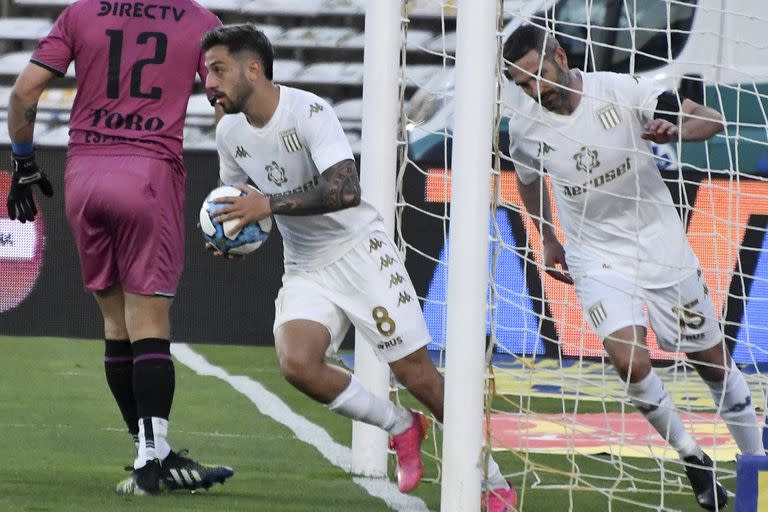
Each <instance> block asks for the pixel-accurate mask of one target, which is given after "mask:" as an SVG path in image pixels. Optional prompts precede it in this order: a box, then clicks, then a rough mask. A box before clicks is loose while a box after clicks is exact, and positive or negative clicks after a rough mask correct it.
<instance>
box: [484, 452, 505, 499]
mask: <svg viewBox="0 0 768 512" xmlns="http://www.w3.org/2000/svg"><path fill="white" fill-rule="evenodd" d="M487 462H488V488H489V489H505V490H506V489H509V482H507V479H506V478H504V475H502V474H501V469H499V465H498V464H497V463H496V460H494V458H493V455H491V452H490V450H489V451H488V457H487Z"/></svg>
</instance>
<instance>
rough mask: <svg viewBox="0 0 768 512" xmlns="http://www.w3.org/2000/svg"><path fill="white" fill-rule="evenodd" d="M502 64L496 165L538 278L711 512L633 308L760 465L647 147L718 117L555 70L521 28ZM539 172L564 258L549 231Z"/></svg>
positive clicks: (699, 132)
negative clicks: (536, 252)
mask: <svg viewBox="0 0 768 512" xmlns="http://www.w3.org/2000/svg"><path fill="white" fill-rule="evenodd" d="M504 59H505V63H506V64H507V69H506V74H507V76H508V78H509V79H510V80H511V81H512V82H514V83H515V84H516V87H510V90H509V93H510V94H509V98H508V100H509V101H508V106H509V107H510V109H511V111H512V112H511V118H510V123H509V127H510V155H511V156H512V160H513V161H514V163H515V171H516V173H517V177H518V184H519V189H520V195H521V197H522V199H523V202H524V203H525V207H526V209H527V210H528V212H529V213H531V214H532V215H534V216H536V217H537V218H540V219H541V221H540V222H537V224H536V225H537V227H538V228H539V230H540V231H541V235H542V250H543V260H544V261H543V263H544V266H545V268H546V270H547V273H549V274H550V275H551V276H552V277H554V278H555V279H558V280H560V281H563V282H566V283H573V284H574V285H575V287H576V294H577V295H578V297H579V302H580V304H581V307H582V309H583V311H584V317H585V318H586V319H587V321H588V322H589V324H590V326H591V327H592V329H593V330H594V331H595V332H596V333H597V334H598V336H600V338H601V339H602V340H603V346H604V347H605V350H606V352H607V353H608V355H609V356H610V359H611V362H612V363H613V365H614V366H615V367H616V370H617V371H618V373H619V376H620V377H621V379H622V380H623V381H624V382H625V383H626V390H627V394H628V395H629V399H630V401H631V402H632V404H633V405H634V406H635V407H637V409H638V410H639V411H640V412H641V413H642V414H643V416H644V417H645V418H646V420H648V422H649V423H650V424H651V425H652V426H653V427H654V428H655V429H656V430H657V431H658V432H659V434H661V436H662V437H663V438H664V439H665V440H666V441H667V442H668V443H669V444H670V445H671V446H672V447H673V448H674V449H675V450H676V451H677V452H678V454H679V456H680V459H681V461H682V462H683V466H684V468H685V472H686V474H687V476H688V479H689V480H690V482H691V486H692V487H693V490H694V493H695V495H696V500H697V502H698V503H699V505H700V506H701V507H703V508H706V509H708V510H722V509H723V508H724V507H725V505H726V503H727V494H726V492H725V489H724V488H723V487H722V486H721V485H720V484H719V483H718V482H717V480H716V477H715V472H714V470H713V468H712V466H713V463H712V460H711V459H710V458H709V457H708V456H707V455H706V454H705V453H704V452H703V451H702V449H701V447H700V446H699V445H698V443H697V442H696V441H695V440H694V438H693V437H692V436H691V435H690V434H689V433H688V432H687V431H686V430H685V427H684V425H683V422H682V420H681V418H680V416H679V414H678V413H677V411H676V410H675V407H674V404H673V403H672V400H671V398H670V396H669V393H668V392H667V391H666V389H665V388H664V385H663V383H662V381H661V379H659V377H658V376H657V375H656V373H654V371H653V368H652V367H651V359H650V355H649V353H648V347H647V344H646V338H645V335H646V331H645V326H646V323H647V322H646V314H645V311H644V308H646V309H647V312H648V319H649V320H650V324H651V328H652V329H653V330H654V332H655V333H656V336H657V339H658V341H659V346H660V347H661V348H662V349H664V350H667V351H671V352H683V353H685V354H686V355H687V360H688V362H689V363H690V364H691V365H693V367H694V368H695V369H696V371H697V372H698V374H699V375H700V376H701V378H702V379H703V380H704V382H705V383H706V385H707V386H708V387H709V389H710V391H711V393H712V396H713V397H714V399H715V405H716V406H717V409H718V413H719V414H720V415H721V416H722V417H723V419H724V420H725V422H726V424H727V426H728V429H729V430H730V432H731V435H732V436H733V438H734V439H735V441H736V444H737V445H738V446H739V449H740V450H741V452H742V453H745V454H751V455H762V454H763V453H764V451H763V445H762V440H761V438H760V427H759V424H758V421H757V416H756V415H755V409H754V405H753V404H752V397H751V395H750V391H749V388H748V386H747V382H746V380H745V379H744V376H743V375H742V374H741V372H740V371H739V369H738V368H737V367H736V365H735V363H734V362H733V359H732V358H731V356H730V354H729V352H728V349H727V347H726V345H725V343H724V341H723V335H722V331H721V329H720V321H719V319H718V315H717V313H716V312H715V308H714V306H713V304H712V300H711V299H710V297H709V291H708V289H707V286H706V284H705V283H704V280H703V279H702V273H701V270H700V266H699V262H698V259H697V258H696V255H695V254H694V253H693V250H692V249H691V246H690V244H689V243H688V239H687V238H686V235H685V227H684V225H683V223H682V222H681V220H680V216H679V215H678V213H677V211H676V208H675V204H674V203H673V201H672V196H671V195H670V193H669V190H668V189H667V186H666V185H665V184H664V181H663V180H662V178H661V176H660V174H659V171H658V168H657V166H656V162H655V160H654V157H653V151H652V148H651V146H650V142H648V141H654V142H656V143H668V142H674V141H677V140H678V139H682V140H706V139H709V138H710V137H712V136H714V135H715V134H716V133H719V132H720V131H722V129H723V121H722V117H721V116H720V114H719V113H718V112H716V111H715V110H713V109H711V108H707V107H704V106H702V105H699V104H698V103H696V102H694V101H692V100H690V99H687V98H680V97H679V96H678V95H677V94H676V93H674V92H671V91H665V90H664V88H663V87H660V86H659V85H658V83H657V82H654V81H652V80H647V79H643V78H635V77H632V76H630V75H623V74H616V73H602V72H592V73H584V72H581V71H578V70H573V69H569V68H568V61H567V56H566V54H565V52H564V50H563V49H562V48H561V47H560V45H559V44H558V42H557V40H556V39H555V37H554V36H553V35H551V34H548V33H547V32H546V31H545V30H544V29H541V28H539V27H536V26H533V25H528V26H523V27H521V28H519V29H517V30H516V31H515V32H513V33H512V35H511V36H510V37H509V39H508V40H507V41H506V43H505V44H504ZM545 173H546V174H548V175H549V178H550V186H551V188H552V193H553V195H554V196H555V202H556V204H557V211H558V216H559V218H560V222H561V224H562V226H563V231H564V233H565V239H566V244H565V247H563V246H562V245H561V244H560V242H559V241H558V240H557V239H556V238H555V234H554V230H553V228H552V210H551V207H550V203H549V193H548V191H547V190H546V188H543V186H542V181H543V177H544V174H545ZM556 265H559V266H560V269H558V268H556Z"/></svg>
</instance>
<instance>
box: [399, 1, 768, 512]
mask: <svg viewBox="0 0 768 512" xmlns="http://www.w3.org/2000/svg"><path fill="white" fill-rule="evenodd" d="M455 7H456V5H455V2H447V1H439V0H433V1H421V2H419V1H408V2H405V5H404V16H403V31H404V35H405V37H404V40H405V41H408V36H409V34H410V33H412V32H416V33H420V31H423V30H433V31H439V34H438V36H437V37H435V38H434V39H431V40H430V39H422V40H420V42H419V43H413V42H411V43H405V44H404V51H403V54H402V56H403V63H404V66H403V77H404V80H403V87H402V95H401V96H402V99H403V101H402V104H403V111H402V127H403V132H402V142H403V153H402V159H401V167H400V172H399V182H398V184H399V194H400V195H399V198H400V202H399V204H398V224H397V228H398V234H399V242H400V244H401V246H402V248H403V250H404V252H405V254H406V262H407V266H408V267H409V271H410V272H411V275H412V277H413V279H414V284H415V285H416V289H417V291H418V292H419V293H420V295H421V299H422V301H423V308H424V312H425V316H426V318H427V323H428V326H429V328H430V332H431V334H432V336H433V339H434V344H433V346H432V348H433V349H434V350H435V351H436V354H438V357H439V358H440V359H439V360H440V361H442V352H441V351H442V350H444V348H445V345H444V343H445V339H446V332H445V331H446V309H447V308H446V285H447V276H448V268H447V262H448V256H447V251H448V235H449V231H450V226H449V222H448V218H449V209H450V161H451V148H452V139H451V132H452V129H451V125H452V104H453V65H454V60H455V57H454V56H455V45H456V34H455V29H456V20H455V14H456V12H455ZM501 11H502V14H501V16H500V23H499V26H500V29H499V51H500V50H501V44H502V42H503V40H505V39H506V37H507V36H508V34H509V33H510V32H511V30H512V29H513V28H514V27H516V26H519V25H520V24H521V23H523V21H524V20H526V21H529V22H531V23H534V24H537V25H540V26H546V27H549V28H550V29H551V30H554V31H555V33H556V34H557V37H558V40H559V42H560V44H561V46H562V47H563V49H564V50H565V52H566V53H567V55H568V60H569V65H570V67H571V68H578V69H581V70H583V71H613V72H617V73H630V74H633V75H636V76H642V77H649V78H652V79H655V80H657V81H658V82H659V83H660V84H663V85H664V87H665V88H667V89H669V90H678V91H679V92H680V94H682V95H684V96H686V97H689V98H691V99H693V100H695V101H697V102H699V103H702V104H705V105H707V106H710V107H712V108H714V109H715V110H717V111H719V112H721V113H722V114H723V117H724V119H725V122H726V129H725V131H724V132H722V133H721V134H719V135H717V136H715V137H714V138H712V139H710V140H709V141H707V142H701V143H691V142H686V143H682V144H678V143H671V144H663V145H654V146H653V154H654V156H655V157H656V159H657V165H658V167H659V172H660V173H661V175H662V178H663V179H664V181H665V182H666V184H667V186H668V188H669V190H670V192H671V195H672V198H673V201H674V202H675V204H676V206H677V208H678V211H679V213H680V215H681V216H682V218H683V220H684V223H685V224H686V229H687V234H688V240H689V242H690V244H691V246H692V248H693V250H694V252H695V253H696V255H697V257H698V259H699V262H700V265H701V269H702V273H703V277H704V279H705V280H706V283H707V285H708V287H709V292H710V296H711V298H712V301H713V303H714V306H715V309H716V311H717V312H718V314H720V315H721V321H722V331H723V335H724V338H725V340H726V343H727V345H728V346H729V348H730V349H731V353H732V355H733V358H734V360H735V361H736V363H737V365H738V366H739V367H740V368H741V369H742V372H743V373H744V374H745V376H746V378H747V381H748V383H749V385H750V388H751V390H752V397H753V403H755V404H756V405H757V406H758V416H759V417H761V418H762V409H763V408H764V407H763V404H764V401H765V399H764V393H763V390H762V387H763V384H764V383H765V380H766V379H765V378H764V377H763V376H762V375H761V373H760V370H761V369H762V370H763V371H765V368H766V365H768V237H767V236H766V228H767V227H768V199H766V198H768V131H767V129H766V126H767V125H768V118H766V106H768V97H766V93H768V66H766V65H765V58H764V55H765V52H766V50H767V49H768V16H764V15H762V14H760V12H759V10H758V9H757V6H756V4H755V2H750V1H748V0H734V1H729V2H721V1H719V0H717V1H716V0H699V1H696V0H685V1H675V0H667V1H664V0H642V1H641V0H559V1H555V0H541V1H537V0H533V1H506V2H502V9H501ZM406 47H408V49H409V50H408V51H406V50H405V48H406ZM501 61H502V59H501V57H500V58H499V63H500V64H499V73H498V75H499V76H498V84H499V98H501V97H502V89H503V88H504V87H514V85H511V84H508V83H507V82H506V81H505V80H504V79H503V78H502V76H501V69H502V68H501V65H502V64H501ZM425 64H430V65H435V64H441V65H442V66H441V68H439V69H440V70H441V71H440V72H437V73H436V72H434V69H435V68H431V69H432V72H431V76H428V77H426V78H419V79H417V78H416V77H419V76H423V75H419V73H418V69H419V66H420V65H425ZM414 86H415V88H414ZM504 109H505V105H504V104H503V101H502V100H501V99H500V100H499V105H498V109H497V110H498V112H502V111H504ZM497 121H498V133H497V137H496V140H495V142H494V154H495V159H494V169H493V170H492V171H491V172H487V171H486V170H484V169H478V179H491V180H493V191H494V200H493V201H492V202H491V208H492V216H491V219H492V222H491V225H490V226H489V236H490V240H491V249H490V252H489V255H488V262H489V265H490V268H491V284H490V288H489V318H488V328H487V340H488V347H489V350H488V355H489V362H490V363H491V364H489V375H490V377H491V378H490V379H489V386H488V389H489V393H488V400H487V403H488V408H487V409H488V411H487V412H488V425H487V426H488V429H489V432H490V438H491V440H492V447H493V449H494V453H495V457H496V458H497V460H498V461H499V463H500V464H501V466H502V471H503V472H504V473H505V475H506V476H508V477H509V478H510V480H511V481H512V482H513V483H514V484H515V485H516V486H517V487H518V491H519V494H520V505H519V509H520V510H552V509H561V510H589V509H590V508H588V507H592V509H594V510H612V511H613V510H659V511H662V510H664V511H668V510H693V509H695V508H696V502H695V500H694V498H693V496H692V493H691V490H690V486H689V483H688V480H687V478H686V476H685V472H684V469H683V466H682V465H681V463H680V461H679V459H678V457H677V453H676V452H675V451H674V450H672V449H671V448H670V447H668V446H667V445H666V443H665V442H664V441H663V439H662V438H661V437H660V436H659V434H658V433H656V431H655V430H653V428H652V427H651V426H650V425H649V424H648V423H647V422H646V421H645V419H644V418H643V416H642V415H641V414H640V413H639V412H637V411H636V409H635V408H634V407H633V406H632V405H631V403H630V402H629V400H628V399H627V393H626V386H625V385H624V384H623V382H622V381H621V380H620V379H619V378H618V376H617V373H616V371H615V370H613V368H612V365H611V363H610V361H609V360H608V359H607V356H606V354H605V352H604V350H603V348H602V344H601V342H600V340H599V338H598V337H597V335H595V334H594V333H593V332H592V329H591V328H590V327H589V324H588V323H587V321H586V320H585V319H584V315H583V314H582V309H581V307H580V305H579V302H578V299H577V296H576V293H575V290H574V288H573V286H570V285H566V284H564V283H561V282H559V281H556V280H554V279H553V278H551V277H550V276H548V275H547V274H545V273H544V272H542V270H541V246H540V237H539V234H538V231H537V230H536V228H535V227H534V224H533V221H532V220H531V218H530V217H529V216H528V215H526V214H525V209H524V208H523V207H522V201H521V198H520V196H519V193H518V190H517V183H516V179H515V176H514V172H513V171H512V169H513V166H514V162H513V161H511V159H510V158H509V157H508V155H507V152H508V126H507V123H508V119H507V118H506V117H505V116H503V115H501V114H499V115H498V116H497ZM568 136H569V137H571V138H573V140H576V141H578V140H579V136H580V134H579V133H578V132H575V133H569V134H568ZM626 150H627V151H636V150H637V149H636V148H631V147H628V148H626ZM555 217H557V216H556V215H555ZM555 229H556V232H557V233H558V236H559V238H560V239H561V241H562V240H563V238H562V231H561V228H560V223H559V221H558V220H557V219H555ZM658 250H659V251H664V250H665V247H659V248H658ZM647 343H648V347H649V350H650V354H651V357H652V359H653V360H654V362H655V371H656V372H657V374H658V375H659V376H660V377H661V379H662V381H663V382H664V384H665V386H666V388H667V389H668V391H669V393H670V395H671V397H672V400H673V402H674V403H675V406H676V407H677V410H678V411H680V413H681V416H682V418H683V421H684V424H685V426H686V429H687V430H688V431H689V432H690V433H692V434H693V435H694V437H695V438H696V440H697V441H698V442H699V444H700V445H701V447H702V448H703V449H704V451H705V452H706V453H708V454H709V455H710V456H711V457H712V458H713V459H714V460H715V465H716V468H717V473H718V476H719V477H720V480H721V482H722V483H723V484H724V485H725V487H726V488H727V489H728V490H729V491H730V492H731V493H732V492H733V491H734V490H735V485H736V480H735V464H734V459H735V455H736V453H737V448H736V445H735V442H734V441H733V439H732V437H731V436H730V434H729V432H728V429H727V428H726V425H725V424H724V423H723V421H722V419H721V418H720V417H719V416H718V415H717V414H716V408H715V406H714V403H713V400H712V397H711V396H710V392H709V389H708V388H707V386H706V385H705V383H704V382H703V381H702V380H701V379H700V378H699V376H698V375H697V373H696V372H695V371H694V370H693V368H692V367H691V366H690V365H689V364H688V363H687V362H686V358H685V356H683V355H681V354H676V353H670V352H665V351H662V350H660V349H659V347H658V344H657V342H656V338H655V335H654V333H653V331H652V330H650V329H649V331H648V337H647ZM447 406H448V407H451V406H454V405H452V404H447ZM435 446H436V447H437V446H438V445H437V444H436V445H435ZM434 456H435V457H436V458H437V459H438V460H439V450H437V449H435V453H434ZM438 475H439V473H438V472H437V470H436V471H435V472H434V475H433V476H434V477H435V478H438Z"/></svg>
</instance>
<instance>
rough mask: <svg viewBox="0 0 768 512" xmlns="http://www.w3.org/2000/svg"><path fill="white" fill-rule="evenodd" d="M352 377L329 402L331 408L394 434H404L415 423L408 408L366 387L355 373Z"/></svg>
mask: <svg viewBox="0 0 768 512" xmlns="http://www.w3.org/2000/svg"><path fill="white" fill-rule="evenodd" d="M350 377H351V378H350V381H349V386H347V387H346V389H344V391H342V392H341V394H339V396H337V397H336V398H335V399H334V400H333V402H331V403H329V404H328V408H329V409H330V410H332V411H333V412H336V413H339V414H341V415H342V416H346V417H347V418H351V419H353V420H357V421H362V422H364V423H368V424H369V425H376V426H377V427H379V428H382V429H384V430H386V431H387V432H389V434H390V435H393V436H396V435H398V434H402V433H403V432H405V431H406V430H408V428H409V427H410V426H411V425H412V424H413V416H412V415H411V412H410V411H409V410H408V409H406V408H405V407H400V406H397V405H395V404H393V403H392V402H390V401H389V400H382V399H381V398H379V397H377V396H375V395H374V394H373V393H371V392H370V391H368V390H367V389H365V388H364V387H363V386H362V384H360V381H359V380H357V378H355V376H354V375H351V376H350Z"/></svg>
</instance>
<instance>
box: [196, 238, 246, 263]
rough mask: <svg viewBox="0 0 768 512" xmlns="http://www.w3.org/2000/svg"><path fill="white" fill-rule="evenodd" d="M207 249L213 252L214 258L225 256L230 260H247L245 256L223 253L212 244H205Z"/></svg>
mask: <svg viewBox="0 0 768 512" xmlns="http://www.w3.org/2000/svg"><path fill="white" fill-rule="evenodd" d="M205 248H206V250H208V251H210V252H212V253H213V254H214V256H224V257H225V258H227V259H228V260H243V259H245V254H232V253H229V252H223V251H221V250H219V248H218V247H216V246H215V245H213V244H212V243H211V242H205Z"/></svg>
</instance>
